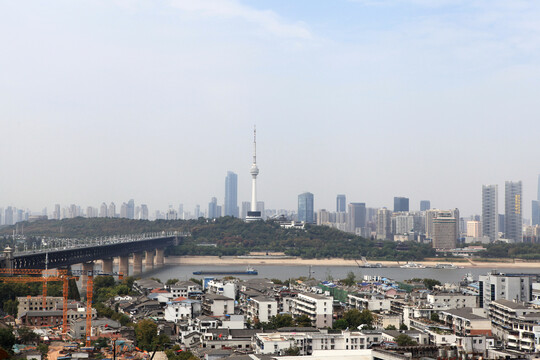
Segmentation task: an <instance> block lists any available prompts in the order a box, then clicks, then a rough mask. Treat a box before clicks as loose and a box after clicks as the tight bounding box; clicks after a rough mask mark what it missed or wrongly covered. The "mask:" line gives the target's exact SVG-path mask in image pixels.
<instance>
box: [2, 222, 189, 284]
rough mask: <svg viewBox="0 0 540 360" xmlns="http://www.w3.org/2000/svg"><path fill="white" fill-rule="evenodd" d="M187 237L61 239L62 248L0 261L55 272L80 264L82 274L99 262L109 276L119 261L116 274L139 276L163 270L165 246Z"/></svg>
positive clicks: (173, 234)
mask: <svg viewBox="0 0 540 360" xmlns="http://www.w3.org/2000/svg"><path fill="white" fill-rule="evenodd" d="M186 236H190V234H189V233H179V232H161V233H151V234H140V235H124V236H116V237H104V238H94V239H88V240H83V241H81V240H71V239H63V240H62V242H63V243H64V244H63V246H59V247H55V248H47V249H41V250H34V251H19V252H13V250H11V249H7V248H6V250H4V254H3V255H4V256H2V257H1V259H0V264H1V267H2V268H13V269H45V268H49V269H56V268H67V267H69V266H71V265H75V264H82V267H83V270H92V269H93V264H94V261H96V260H100V261H101V262H102V271H103V272H108V273H110V272H112V267H113V261H114V258H118V262H119V271H120V272H122V273H124V275H135V276H136V275H139V274H141V273H142V269H143V256H144V266H145V270H150V269H153V268H154V267H160V266H163V262H164V259H163V255H164V254H163V253H164V249H165V247H167V246H170V245H175V244H178V243H179V240H180V239H181V238H183V237H186ZM130 256H132V257H133V271H132V273H131V274H130V273H129V257H130Z"/></svg>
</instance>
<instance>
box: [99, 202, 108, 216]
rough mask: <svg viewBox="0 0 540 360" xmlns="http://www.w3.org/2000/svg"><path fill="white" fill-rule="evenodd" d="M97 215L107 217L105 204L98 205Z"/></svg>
mask: <svg viewBox="0 0 540 360" xmlns="http://www.w3.org/2000/svg"><path fill="white" fill-rule="evenodd" d="M99 217H107V204H105V203H101V206H100V207H99Z"/></svg>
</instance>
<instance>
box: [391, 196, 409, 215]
mask: <svg viewBox="0 0 540 360" xmlns="http://www.w3.org/2000/svg"><path fill="white" fill-rule="evenodd" d="M398 211H409V198H406V197H394V212H398Z"/></svg>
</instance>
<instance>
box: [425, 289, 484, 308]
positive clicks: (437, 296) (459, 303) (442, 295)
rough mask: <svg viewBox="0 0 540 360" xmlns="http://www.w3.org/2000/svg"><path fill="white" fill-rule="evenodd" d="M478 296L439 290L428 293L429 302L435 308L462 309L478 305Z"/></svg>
mask: <svg viewBox="0 0 540 360" xmlns="http://www.w3.org/2000/svg"><path fill="white" fill-rule="evenodd" d="M476 302H477V297H476V296H472V295H464V294H460V293H452V292H437V293H432V294H428V295H427V303H428V304H429V305H431V306H432V307H433V308H434V309H460V308H474V307H476V306H477V304H476Z"/></svg>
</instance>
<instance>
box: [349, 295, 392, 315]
mask: <svg viewBox="0 0 540 360" xmlns="http://www.w3.org/2000/svg"><path fill="white" fill-rule="evenodd" d="M347 300H348V305H349V306H350V307H351V308H354V309H359V310H363V309H368V310H369V311H388V310H390V299H386V298H385V297H384V296H381V295H374V294H371V293H369V294H365V295H357V294H348V295H347Z"/></svg>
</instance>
